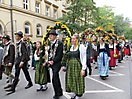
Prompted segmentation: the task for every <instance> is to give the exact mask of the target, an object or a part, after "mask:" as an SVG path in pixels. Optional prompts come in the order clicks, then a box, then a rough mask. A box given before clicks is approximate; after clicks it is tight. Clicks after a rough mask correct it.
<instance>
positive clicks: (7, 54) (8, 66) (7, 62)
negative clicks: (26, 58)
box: [2, 35, 15, 89]
mask: <svg viewBox="0 0 132 99" xmlns="http://www.w3.org/2000/svg"><path fill="white" fill-rule="evenodd" d="M10 40H11V39H10V36H9V35H4V36H3V37H2V41H3V44H4V50H3V59H2V65H3V66H4V69H5V70H4V73H5V74H6V75H7V76H8V79H9V84H8V85H7V86H5V87H4V89H6V88H9V87H11V85H12V80H13V79H14V75H13V74H12V68H13V65H14V61H15V46H14V44H12V43H11V42H10Z"/></svg>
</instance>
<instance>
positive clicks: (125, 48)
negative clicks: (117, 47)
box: [124, 40, 131, 59]
mask: <svg viewBox="0 0 132 99" xmlns="http://www.w3.org/2000/svg"><path fill="white" fill-rule="evenodd" d="M130 54H131V53H130V46H129V42H128V40H126V42H125V45H124V55H125V58H126V59H128V56H130Z"/></svg>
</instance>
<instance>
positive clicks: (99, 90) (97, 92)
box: [85, 90, 122, 93]
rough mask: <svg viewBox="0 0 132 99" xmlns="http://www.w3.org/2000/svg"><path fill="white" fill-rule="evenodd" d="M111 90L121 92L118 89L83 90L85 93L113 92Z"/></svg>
mask: <svg viewBox="0 0 132 99" xmlns="http://www.w3.org/2000/svg"><path fill="white" fill-rule="evenodd" d="M113 92H122V91H120V90H98V91H96V90H95V91H85V93H113Z"/></svg>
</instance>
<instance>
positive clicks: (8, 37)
mask: <svg viewBox="0 0 132 99" xmlns="http://www.w3.org/2000/svg"><path fill="white" fill-rule="evenodd" d="M2 38H4V39H7V40H8V41H9V40H11V39H10V36H9V35H7V34H6V35H4V36H3V37H2Z"/></svg>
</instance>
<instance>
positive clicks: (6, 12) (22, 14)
mask: <svg viewBox="0 0 132 99" xmlns="http://www.w3.org/2000/svg"><path fill="white" fill-rule="evenodd" d="M36 1H37V2H39V3H40V13H37V12H36V6H35V2H36ZM63 2H64V1H63V0H62V1H58V0H28V9H24V6H23V0H13V7H12V8H11V7H10V0H2V2H1V3H0V34H1V35H3V34H4V33H7V34H9V35H10V36H11V22H10V9H12V11H13V20H14V21H13V24H14V25H13V26H14V33H15V32H18V31H22V32H23V33H24V35H26V34H25V23H26V22H28V23H29V25H30V33H29V34H28V36H29V37H30V38H31V40H32V41H38V40H39V41H40V40H41V39H42V36H43V35H44V34H45V33H46V27H47V26H48V25H50V26H54V24H55V22H56V21H57V20H56V19H55V18H54V15H53V13H54V9H55V10H56V11H57V13H56V16H57V18H59V17H62V15H63V14H64V13H66V11H65V9H64V8H65V6H64V5H63V4H64V3H63ZM46 6H48V7H49V9H50V16H46ZM38 24H39V25H40V26H41V35H37V25H38ZM11 37H12V36H11Z"/></svg>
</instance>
